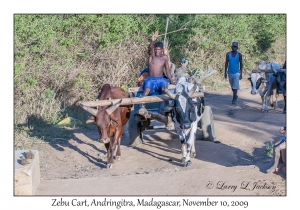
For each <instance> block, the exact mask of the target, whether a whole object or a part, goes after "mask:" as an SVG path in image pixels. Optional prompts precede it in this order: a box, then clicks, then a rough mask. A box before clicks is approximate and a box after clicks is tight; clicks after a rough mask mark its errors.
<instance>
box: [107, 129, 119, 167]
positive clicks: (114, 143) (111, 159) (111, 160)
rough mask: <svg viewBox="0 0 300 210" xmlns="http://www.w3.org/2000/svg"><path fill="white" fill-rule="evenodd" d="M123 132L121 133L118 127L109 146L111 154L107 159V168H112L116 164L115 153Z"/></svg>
mask: <svg viewBox="0 0 300 210" xmlns="http://www.w3.org/2000/svg"><path fill="white" fill-rule="evenodd" d="M121 135H122V133H120V130H119V129H117V131H116V133H115V136H114V138H113V139H112V140H111V142H110V147H109V156H108V159H107V168H112V167H113V165H114V153H115V150H116V146H117V142H118V140H119V139H120V137H121Z"/></svg>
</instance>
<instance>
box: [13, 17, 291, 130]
mask: <svg viewBox="0 0 300 210" xmlns="http://www.w3.org/2000/svg"><path fill="white" fill-rule="evenodd" d="M167 18H169V20H170V21H169V25H168V32H174V31H177V32H174V33H170V34H168V35H167V39H168V41H169V43H170V44H171V52H170V56H171V61H172V62H174V63H175V64H176V65H177V66H178V65H179V63H180V60H181V59H182V58H186V59H188V60H189V61H190V62H189V68H190V69H195V68H200V69H205V68H206V65H210V66H211V68H212V69H215V70H217V71H218V73H219V74H214V75H213V76H212V77H211V78H209V79H207V80H206V81H204V82H205V84H206V85H211V86H213V87H214V89H218V88H222V87H224V84H223V83H222V82H220V78H222V74H223V72H224V62H225V54H226V52H227V51H229V50H230V45H231V42H232V41H238V42H239V45H240V52H241V53H242V54H243V55H244V66H245V68H247V69H252V68H255V67H256V66H257V64H258V62H259V61H260V60H262V59H263V60H266V61H274V62H278V63H279V64H283V62H284V60H285V59H286V53H285V51H286V45H285V43H286V15H284V14H276V15H273V14H265V15H250V14H248V15H247V14H242V15H233V14H223V15H221V14H215V15H212V14H199V15H196V14H173V15H167V14H159V15H155V14H150V15H146V14H126V15H125V14H109V15H106V14H99V15H97V14H95V15H93V14H88V15H86V14H73V15H71V14H70V15H69V14H58V15H54V14H44V15H43V14H37V15H32V14H16V15H14V99H15V100H14V106H15V107H14V108H15V124H16V125H21V124H26V123H27V122H28V119H29V118H30V116H32V115H34V116H36V117H37V118H38V119H42V120H44V121H45V122H46V123H49V124H55V123H57V122H58V121H59V120H61V119H62V118H63V117H66V116H67V115H68V114H69V113H68V110H70V109H69V108H70V107H72V105H73V104H74V103H76V102H77V101H79V100H94V99H95V97H96V96H97V95H98V93H99V90H100V88H101V87H102V86H103V84H105V83H109V84H113V85H116V86H120V87H123V88H124V89H127V88H128V87H134V86H136V80H137V77H138V73H139V72H140V70H142V69H143V68H145V63H146V61H147V46H148V44H149V41H148V39H149V38H151V36H152V33H153V32H154V31H155V30H159V34H160V36H159V37H158V41H164V36H163V34H164V33H165V30H166V20H167ZM183 29H184V30H183Z"/></svg>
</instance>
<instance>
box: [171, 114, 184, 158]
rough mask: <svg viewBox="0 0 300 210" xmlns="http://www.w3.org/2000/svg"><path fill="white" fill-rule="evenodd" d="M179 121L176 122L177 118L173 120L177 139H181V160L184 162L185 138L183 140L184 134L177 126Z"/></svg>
mask: <svg viewBox="0 0 300 210" xmlns="http://www.w3.org/2000/svg"><path fill="white" fill-rule="evenodd" d="M179 126H180V125H179V123H178V122H177V120H176V119H175V120H174V127H175V130H176V133H177V134H178V136H179V139H180V141H181V154H182V159H181V162H182V163H183V162H184V159H185V156H186V140H185V134H184V133H183V131H182V129H181V128H180V127H179Z"/></svg>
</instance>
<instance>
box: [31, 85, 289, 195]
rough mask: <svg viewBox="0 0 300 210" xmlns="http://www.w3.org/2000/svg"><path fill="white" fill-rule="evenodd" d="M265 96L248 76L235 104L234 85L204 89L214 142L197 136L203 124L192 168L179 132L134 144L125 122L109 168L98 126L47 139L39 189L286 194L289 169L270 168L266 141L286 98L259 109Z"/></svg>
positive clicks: (147, 135)
mask: <svg viewBox="0 0 300 210" xmlns="http://www.w3.org/2000/svg"><path fill="white" fill-rule="evenodd" d="M260 101H261V100H260V97H259V96H258V95H255V96H253V95H251V94H250V83H249V81H246V80H242V81H241V90H240V91H239V101H238V102H237V104H236V105H232V104H231V91H222V92H221V91H220V92H210V91H206V92H205V103H206V105H209V106H211V108H212V110H213V114H214V125H215V133H216V141H217V142H216V143H212V142H206V141H202V140H199V139H201V136H202V132H201V130H198V131H197V141H196V152H197V156H196V157H195V158H194V159H192V166H190V167H187V168H184V167H182V164H181V161H180V160H181V154H180V141H179V138H178V136H177V135H176V133H175V132H174V131H166V130H156V131H145V132H144V140H145V141H144V144H142V145H139V146H137V147H131V146H129V141H128V128H127V127H126V128H125V130H124V134H123V139H122V146H121V153H122V156H121V160H119V161H116V162H115V165H114V167H113V168H112V169H106V165H105V164H106V150H105V147H104V145H103V144H101V143H99V142H98V140H97V139H98V138H99V136H98V131H97V129H96V127H95V130H93V131H89V132H77V131H75V132H74V136H73V138H71V139H65V140H64V139H61V140H57V141H53V142H52V143H51V144H44V146H43V149H42V150H41V151H40V165H41V183H40V186H39V188H38V190H37V192H36V195H285V194H286V175H285V171H286V170H285V169H284V170H283V171H282V172H280V173H278V174H275V173H267V172H266V170H267V169H269V168H270V166H271V164H272V158H270V157H268V156H266V155H265V153H266V146H267V144H268V143H269V142H271V141H273V140H274V139H273V138H274V137H276V136H279V132H278V130H279V128H280V127H281V126H284V125H285V123H286V121H285V120H286V115H285V114H282V110H283V107H284V101H283V96H282V95H280V96H279V98H278V105H279V107H278V108H277V109H276V110H274V109H273V108H271V109H270V110H269V113H263V112H262V111H261V110H260V109H261V102H260Z"/></svg>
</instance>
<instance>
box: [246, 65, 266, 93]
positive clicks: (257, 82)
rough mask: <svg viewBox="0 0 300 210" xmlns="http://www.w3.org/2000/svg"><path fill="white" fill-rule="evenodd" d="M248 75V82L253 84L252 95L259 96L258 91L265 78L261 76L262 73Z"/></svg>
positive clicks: (255, 72)
mask: <svg viewBox="0 0 300 210" xmlns="http://www.w3.org/2000/svg"><path fill="white" fill-rule="evenodd" d="M246 71H247V73H248V74H249V75H250V77H249V78H248V80H249V81H250V82H251V94H252V95H255V94H258V89H259V88H260V86H261V84H262V82H263V81H264V78H263V77H262V75H261V72H259V71H255V70H254V71H252V72H250V71H248V70H246Z"/></svg>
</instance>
